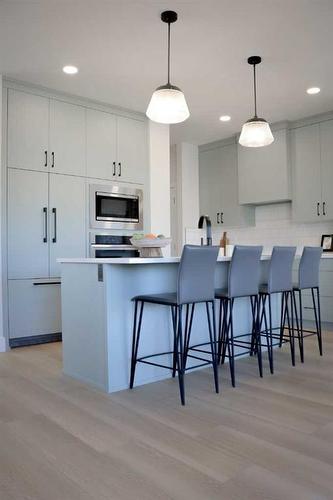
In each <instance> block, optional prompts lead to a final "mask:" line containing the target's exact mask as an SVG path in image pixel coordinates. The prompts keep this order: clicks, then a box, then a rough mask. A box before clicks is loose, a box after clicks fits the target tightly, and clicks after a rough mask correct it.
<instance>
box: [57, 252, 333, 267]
mask: <svg viewBox="0 0 333 500" xmlns="http://www.w3.org/2000/svg"><path fill="white" fill-rule="evenodd" d="M299 257H300V256H299V255H297V256H296V258H299ZM270 258H271V256H270V255H263V256H262V257H261V260H269V259H270ZM330 258H333V253H332V254H329V253H326V254H325V253H324V254H323V259H330ZM217 260H218V262H230V260H231V257H219V258H218V259H217ZM179 261H180V257H155V258H142V257H120V258H113V259H95V258H81V259H80V258H71V259H58V262H60V264H112V265H114V264H116V265H123V264H132V265H133V264H135V265H137V264H177V263H178V262H179Z"/></svg>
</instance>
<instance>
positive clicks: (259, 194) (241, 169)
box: [238, 129, 291, 204]
mask: <svg viewBox="0 0 333 500" xmlns="http://www.w3.org/2000/svg"><path fill="white" fill-rule="evenodd" d="M273 135H274V142H273V143H272V144H270V145H269V146H266V147H262V148H246V147H244V146H241V145H240V144H239V145H238V183H239V191H238V192H239V203H240V204H263V203H275V202H281V201H287V200H290V199H291V175H290V171H291V168H290V148H289V144H290V143H289V131H288V130H286V129H282V130H276V131H273Z"/></svg>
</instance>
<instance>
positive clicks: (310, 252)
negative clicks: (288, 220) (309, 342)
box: [293, 247, 323, 363]
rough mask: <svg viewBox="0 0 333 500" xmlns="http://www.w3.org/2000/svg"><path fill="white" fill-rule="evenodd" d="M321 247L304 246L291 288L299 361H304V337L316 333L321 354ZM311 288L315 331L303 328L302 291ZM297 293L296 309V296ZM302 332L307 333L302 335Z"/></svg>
mask: <svg viewBox="0 0 333 500" xmlns="http://www.w3.org/2000/svg"><path fill="white" fill-rule="evenodd" d="M322 252H323V249H322V248H321V247H304V249H303V253H302V257H301V260H300V264H299V269H298V283H297V284H296V285H294V288H293V298H294V307H295V316H296V329H297V337H298V344H299V351H300V357H301V362H302V363H304V337H310V336H313V335H317V338H318V347H319V353H320V356H322V355H323V345H322V335H321V313H320V294H319V266H320V259H321V256H322ZM303 290H311V296H312V304H313V312H314V319H315V324H316V331H315V332H314V331H313V330H305V329H304V328H303V304H302V291H303ZM297 295H298V309H299V311H297V305H296V296H297ZM304 332H306V333H307V335H304Z"/></svg>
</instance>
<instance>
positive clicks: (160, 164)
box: [148, 121, 171, 256]
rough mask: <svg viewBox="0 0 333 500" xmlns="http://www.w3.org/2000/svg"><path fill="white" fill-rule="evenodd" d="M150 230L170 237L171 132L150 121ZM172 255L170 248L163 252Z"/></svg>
mask: <svg viewBox="0 0 333 500" xmlns="http://www.w3.org/2000/svg"><path fill="white" fill-rule="evenodd" d="M148 133H149V165H150V181H149V182H150V200H149V205H150V210H149V212H150V230H151V232H152V233H154V234H164V235H165V236H170V234H171V229H170V130H169V126H168V125H161V124H159V123H155V122H152V121H149V125H148ZM163 255H165V256H167V255H170V248H169V247H168V248H166V249H164V250H163Z"/></svg>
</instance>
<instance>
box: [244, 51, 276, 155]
mask: <svg viewBox="0 0 333 500" xmlns="http://www.w3.org/2000/svg"><path fill="white" fill-rule="evenodd" d="M247 62H248V63H249V64H250V65H251V66H253V90H254V117H253V118H251V119H250V120H248V121H247V122H245V123H244V125H243V127H242V132H241V135H240V137H239V144H241V145H242V146H245V147H247V148H260V147H262V146H268V145H269V144H271V143H272V142H273V141H274V137H273V134H272V132H271V129H270V126H269V123H267V121H266V120H264V118H258V116H257V81H256V65H257V64H260V63H261V57H259V56H252V57H249V58H248V60H247Z"/></svg>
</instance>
